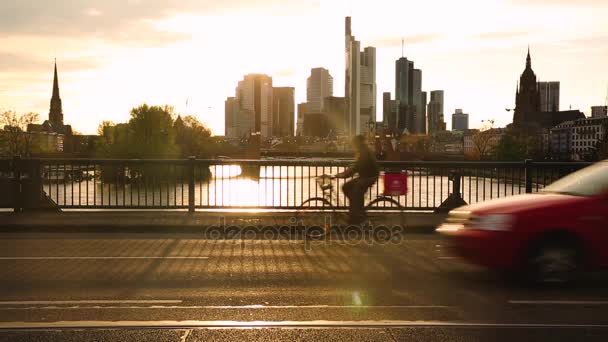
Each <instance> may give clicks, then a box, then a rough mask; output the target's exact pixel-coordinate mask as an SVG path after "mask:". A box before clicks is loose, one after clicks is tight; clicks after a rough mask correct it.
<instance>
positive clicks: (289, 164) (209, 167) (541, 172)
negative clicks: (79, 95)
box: [0, 158, 590, 211]
mask: <svg viewBox="0 0 608 342" xmlns="http://www.w3.org/2000/svg"><path fill="white" fill-rule="evenodd" d="M350 163H351V161H349V160H326V159H269V160H233V159H213V160H202V159H194V158H191V159H179V160H133V159H131V160H128V159H19V158H15V159H2V160H0V185H1V186H2V188H3V189H6V191H4V190H3V191H2V192H1V194H0V206H2V207H9V208H14V209H15V210H16V211H20V210H22V209H40V208H65V209H68V208H71V209H188V210H189V211H195V210H196V209H223V208H262V209H301V208H302V205H303V203H306V205H305V206H306V208H307V209H315V210H323V209H328V207H332V208H333V207H335V208H346V207H347V206H348V200H347V199H346V198H345V196H344V195H343V194H342V192H341V191H340V189H341V186H342V185H343V184H344V182H346V181H348V180H347V179H336V180H335V181H334V182H335V184H334V186H333V188H334V189H335V190H334V197H333V199H332V202H331V205H328V203H327V202H324V201H317V202H315V201H307V200H309V199H311V198H322V197H323V196H324V193H323V189H320V187H319V186H318V184H317V182H316V179H317V178H318V177H321V176H322V175H330V174H336V173H338V172H341V171H343V170H344V169H345V168H346V167H348V166H349V165H350ZM589 164H590V163H554V162H532V161H524V162H406V161H403V162H401V161H400V162H380V166H381V169H382V173H385V172H401V173H407V175H408V181H407V183H408V192H407V194H406V195H404V196H394V197H391V198H392V199H394V202H396V203H399V206H395V205H390V203H389V204H387V203H385V202H382V201H380V202H378V203H376V204H374V205H373V207H372V209H379V210H395V209H399V210H400V209H408V210H437V209H438V208H440V207H441V206H442V203H444V202H446V200H448V198H452V197H454V196H456V197H458V198H460V199H462V200H464V201H465V202H466V203H469V204H471V203H476V202H481V201H485V200H489V199H493V198H500V197H505V196H511V195H516V194H521V193H530V192H536V191H539V190H541V189H542V188H543V187H544V186H546V185H548V184H549V183H552V182H553V181H555V180H557V179H558V178H561V177H563V176H564V175H566V174H568V173H570V172H573V171H576V170H578V169H580V168H582V167H585V166H587V165H589ZM381 179H382V177H381V178H380V180H379V181H378V182H377V183H376V184H374V186H372V188H371V189H370V191H368V193H367V194H366V202H371V201H373V200H374V199H375V198H377V197H380V196H382V188H383V186H382V180H381Z"/></svg>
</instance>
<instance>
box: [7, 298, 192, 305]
mask: <svg viewBox="0 0 608 342" xmlns="http://www.w3.org/2000/svg"><path fill="white" fill-rule="evenodd" d="M181 302H182V300H179V299H158V300H157V299H142V300H137V299H126V300H105V299H92V300H13V301H0V305H69V304H179V303H181Z"/></svg>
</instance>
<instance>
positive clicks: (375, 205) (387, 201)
mask: <svg viewBox="0 0 608 342" xmlns="http://www.w3.org/2000/svg"><path fill="white" fill-rule="evenodd" d="M370 209H380V210H384V211H386V212H392V213H396V214H397V215H398V217H397V219H396V220H389V222H382V223H383V224H385V225H388V226H391V227H394V226H399V227H400V228H401V229H402V230H405V228H406V224H407V222H406V217H405V207H404V206H402V205H401V203H399V201H398V200H396V199H394V198H392V197H389V196H379V197H377V198H374V199H373V200H372V201H371V202H369V203H368V204H367V205H366V206H365V211H367V212H369V210H370ZM382 216H383V217H386V215H382ZM376 223H377V224H380V222H376ZM387 223H388V224H387Z"/></svg>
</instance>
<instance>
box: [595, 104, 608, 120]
mask: <svg viewBox="0 0 608 342" xmlns="http://www.w3.org/2000/svg"><path fill="white" fill-rule="evenodd" d="M606 116H608V106H593V107H591V117H592V118H605V117H606Z"/></svg>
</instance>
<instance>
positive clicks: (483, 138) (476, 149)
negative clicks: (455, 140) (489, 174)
mask: <svg viewBox="0 0 608 342" xmlns="http://www.w3.org/2000/svg"><path fill="white" fill-rule="evenodd" d="M482 122H484V121H482ZM496 134H497V133H496V131H495V130H494V120H487V121H485V124H484V125H483V127H482V128H481V129H480V130H478V131H476V132H474V133H473V135H472V136H471V141H472V143H473V153H474V157H475V158H477V159H480V160H484V159H486V158H487V157H488V156H490V154H491V152H492V149H493V148H494V147H495V144H494V141H493V139H496Z"/></svg>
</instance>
